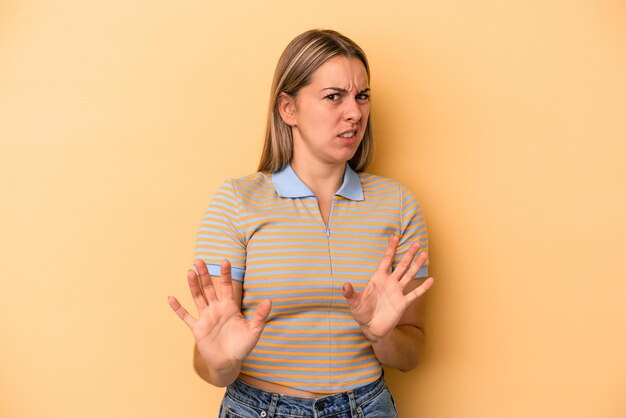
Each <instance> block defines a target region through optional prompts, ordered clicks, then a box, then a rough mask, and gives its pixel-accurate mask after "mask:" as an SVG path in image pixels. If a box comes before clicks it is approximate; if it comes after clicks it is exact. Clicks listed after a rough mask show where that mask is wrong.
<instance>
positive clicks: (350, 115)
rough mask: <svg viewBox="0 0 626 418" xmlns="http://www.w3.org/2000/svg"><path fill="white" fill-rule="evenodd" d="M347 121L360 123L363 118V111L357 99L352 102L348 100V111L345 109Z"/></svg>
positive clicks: (352, 99)
mask: <svg viewBox="0 0 626 418" xmlns="http://www.w3.org/2000/svg"><path fill="white" fill-rule="evenodd" d="M345 115H346V120H349V121H351V122H358V121H360V120H361V118H362V117H363V111H362V110H361V107H360V106H359V103H358V102H357V100H356V99H355V98H351V99H350V100H346V109H345Z"/></svg>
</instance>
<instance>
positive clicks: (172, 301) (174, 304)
mask: <svg viewBox="0 0 626 418" xmlns="http://www.w3.org/2000/svg"><path fill="white" fill-rule="evenodd" d="M167 303H168V304H169V305H170V308H172V310H173V311H174V312H176V315H178V317H179V318H180V319H182V320H183V321H185V324H187V326H188V327H189V328H193V326H194V325H195V323H196V320H195V319H194V318H193V316H191V315H190V314H189V312H187V310H186V309H185V308H183V307H182V305H181V304H180V302H178V299H176V298H175V297H174V296H169V297H168V298H167Z"/></svg>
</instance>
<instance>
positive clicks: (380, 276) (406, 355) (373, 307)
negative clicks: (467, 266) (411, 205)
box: [343, 236, 433, 371]
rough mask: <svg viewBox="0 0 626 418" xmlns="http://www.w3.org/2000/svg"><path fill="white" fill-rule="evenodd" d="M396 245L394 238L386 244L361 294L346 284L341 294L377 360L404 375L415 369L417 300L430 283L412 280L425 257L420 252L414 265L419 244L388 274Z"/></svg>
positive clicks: (418, 331)
mask: <svg viewBox="0 0 626 418" xmlns="http://www.w3.org/2000/svg"><path fill="white" fill-rule="evenodd" d="M398 241H399V238H398V237H397V236H393V237H392V238H391V239H390V240H389V245H388V247H387V252H386V253H385V257H383V260H382V261H381V263H380V265H379V267H378V269H377V270H376V272H375V273H374V275H373V276H372V277H371V278H370V281H369V282H368V284H367V286H366V287H365V289H364V290H363V291H362V292H357V291H355V290H354V289H353V287H352V285H351V284H350V283H346V284H345V285H344V289H343V294H344V297H345V298H346V301H347V302H348V306H349V307H350V310H351V312H352V316H353V317H354V319H355V320H356V321H357V323H358V324H359V325H360V326H361V330H362V331H363V334H364V335H365V336H366V337H367V338H368V339H369V340H370V341H371V342H372V349H373V350H374V353H375V354H376V357H377V358H378V360H379V361H380V362H381V363H382V364H383V365H384V366H389V367H394V368H398V369H400V370H403V371H407V370H410V369H412V368H413V367H415V365H416V363H417V358H418V355H419V349H420V347H421V344H422V341H423V339H424V334H423V331H422V329H421V322H420V311H421V302H420V297H421V296H422V295H423V294H424V293H425V292H426V291H427V290H428V289H429V288H430V286H432V284H433V279H432V278H428V279H426V280H423V281H422V280H420V281H417V280H415V279H413V277H415V274H416V273H417V272H418V271H419V269H420V267H421V266H422V265H423V264H424V263H425V262H426V259H427V257H428V256H427V254H426V253H424V252H422V253H419V255H417V257H416V260H415V262H413V259H414V258H415V256H416V254H417V253H418V250H419V248H420V247H419V243H418V242H415V243H413V244H411V246H410V248H409V250H408V251H407V253H406V254H405V255H404V257H403V258H402V261H401V262H400V263H399V264H398V266H397V267H396V269H395V270H394V271H393V272H391V273H390V272H389V270H390V268H391V265H392V262H393V258H394V255H395V251H396V248H397V245H398ZM420 282H421V283H420Z"/></svg>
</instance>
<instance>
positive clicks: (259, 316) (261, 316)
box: [250, 299, 272, 329]
mask: <svg viewBox="0 0 626 418" xmlns="http://www.w3.org/2000/svg"><path fill="white" fill-rule="evenodd" d="M271 310H272V301H271V300H269V299H265V300H263V301H261V303H259V304H258V306H257V307H256V312H255V313H254V318H252V320H251V321H250V322H251V325H252V326H253V327H254V328H261V329H263V327H264V326H265V321H266V320H267V317H268V316H269V314H270V311H271Z"/></svg>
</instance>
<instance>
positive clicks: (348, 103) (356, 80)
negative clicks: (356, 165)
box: [279, 56, 370, 166]
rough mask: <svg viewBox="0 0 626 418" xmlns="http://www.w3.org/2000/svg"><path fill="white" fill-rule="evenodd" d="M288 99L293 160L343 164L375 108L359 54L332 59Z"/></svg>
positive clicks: (283, 112) (287, 119) (285, 109)
mask: <svg viewBox="0 0 626 418" xmlns="http://www.w3.org/2000/svg"><path fill="white" fill-rule="evenodd" d="M282 100H283V101H282V104H281V106H279V107H280V111H281V116H282V118H283V120H284V121H285V123H287V124H288V125H290V126H291V128H292V134H293V147H294V155H293V161H292V163H296V164H310V163H321V164H324V165H341V166H343V165H344V164H345V163H346V161H348V160H350V158H352V156H353V155H354V153H355V152H356V150H357V149H358V147H359V144H360V143H361V140H362V139H363V135H364V133H365V128H366V126H367V120H368V118H369V112H370V100H369V83H368V77H367V72H366V70H365V66H364V65H363V63H362V62H361V61H360V60H359V59H358V58H347V57H344V56H338V57H334V58H331V59H330V60H328V61H326V62H325V63H324V64H323V65H321V66H320V67H319V68H318V69H317V70H316V71H315V72H314V73H313V75H312V77H311V82H310V83H309V84H307V85H306V86H304V87H303V88H301V89H300V90H299V91H298V93H297V94H296V96H295V97H291V96H286V95H285V96H284V97H283V98H282Z"/></svg>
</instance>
